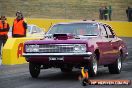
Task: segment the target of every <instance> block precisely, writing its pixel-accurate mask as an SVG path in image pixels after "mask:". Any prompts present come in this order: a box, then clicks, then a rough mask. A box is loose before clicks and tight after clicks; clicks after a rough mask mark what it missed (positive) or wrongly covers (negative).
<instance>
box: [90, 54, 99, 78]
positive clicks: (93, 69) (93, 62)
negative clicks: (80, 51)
mask: <svg viewBox="0 0 132 88" xmlns="http://www.w3.org/2000/svg"><path fill="white" fill-rule="evenodd" d="M88 72H89V75H90V76H91V77H94V76H96V75H97V72H98V61H97V56H96V54H94V55H92V56H91V63H90V66H89V67H88Z"/></svg>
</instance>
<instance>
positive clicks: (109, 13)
mask: <svg viewBox="0 0 132 88" xmlns="http://www.w3.org/2000/svg"><path fill="white" fill-rule="evenodd" d="M111 15H112V8H111V6H109V9H108V16H109V20H110V21H111Z"/></svg>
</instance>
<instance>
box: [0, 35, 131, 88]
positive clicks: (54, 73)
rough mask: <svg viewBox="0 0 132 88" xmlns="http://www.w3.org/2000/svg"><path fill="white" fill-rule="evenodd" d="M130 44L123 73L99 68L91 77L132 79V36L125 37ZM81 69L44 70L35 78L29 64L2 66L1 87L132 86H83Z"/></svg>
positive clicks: (117, 87) (109, 87) (98, 87)
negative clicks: (80, 78)
mask: <svg viewBox="0 0 132 88" xmlns="http://www.w3.org/2000/svg"><path fill="white" fill-rule="evenodd" d="M123 40H124V41H125V42H126V44H127V46H128V51H129V56H128V59H127V60H126V61H125V62H124V63H123V69H122V72H121V74H109V72H108V68H107V67H101V68H99V73H98V75H97V76H96V77H92V78H91V79H128V80H132V60H131V58H132V38H123ZM79 72H80V70H78V69H74V70H73V72H72V73H69V74H66V73H62V72H61V71H60V69H56V68H51V69H46V70H42V71H41V73H40V76H39V78H37V79H33V78H32V77H31V76H30V74H29V70H28V64H24V65H13V66H5V65H1V66H0V88H132V85H96V86H95V85H89V86H85V87H83V86H81V83H80V82H79V81H78V73H79Z"/></svg>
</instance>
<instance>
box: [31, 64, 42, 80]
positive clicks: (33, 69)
mask: <svg viewBox="0 0 132 88" xmlns="http://www.w3.org/2000/svg"><path fill="white" fill-rule="evenodd" d="M29 71H30V74H31V76H32V77H33V78H37V77H38V76H39V74H40V65H38V64H35V63H31V62H29Z"/></svg>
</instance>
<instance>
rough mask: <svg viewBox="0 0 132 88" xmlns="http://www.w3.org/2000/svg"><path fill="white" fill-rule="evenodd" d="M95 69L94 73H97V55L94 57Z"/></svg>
mask: <svg viewBox="0 0 132 88" xmlns="http://www.w3.org/2000/svg"><path fill="white" fill-rule="evenodd" d="M93 70H94V73H95V74H97V60H96V58H95V57H94V59H93Z"/></svg>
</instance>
